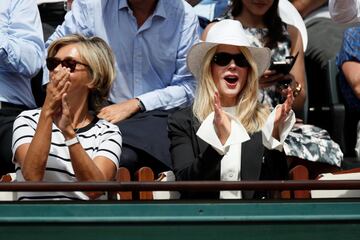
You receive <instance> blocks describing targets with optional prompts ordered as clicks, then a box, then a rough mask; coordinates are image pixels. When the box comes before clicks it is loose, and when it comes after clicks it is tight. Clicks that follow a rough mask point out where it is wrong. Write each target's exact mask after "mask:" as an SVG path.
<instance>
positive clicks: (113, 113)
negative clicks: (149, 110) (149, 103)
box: [97, 98, 140, 123]
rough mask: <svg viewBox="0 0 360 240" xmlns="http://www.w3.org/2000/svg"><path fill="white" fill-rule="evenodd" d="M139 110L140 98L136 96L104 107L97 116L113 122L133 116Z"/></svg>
mask: <svg viewBox="0 0 360 240" xmlns="http://www.w3.org/2000/svg"><path fill="white" fill-rule="evenodd" d="M138 111H140V108H139V100H138V99H135V98H134V99H130V100H127V101H125V102H121V103H117V104H113V105H110V106H107V107H104V108H102V109H101V110H100V112H99V114H98V115H97V116H98V117H99V118H103V119H105V120H107V121H109V122H111V123H117V122H120V121H122V120H125V119H127V118H129V117H131V116H132V115H133V114H135V113H137V112H138Z"/></svg>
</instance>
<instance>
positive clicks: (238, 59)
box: [212, 52, 250, 67]
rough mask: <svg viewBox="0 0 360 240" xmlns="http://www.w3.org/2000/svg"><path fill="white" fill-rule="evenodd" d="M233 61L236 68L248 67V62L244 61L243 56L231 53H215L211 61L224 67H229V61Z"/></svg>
mask: <svg viewBox="0 0 360 240" xmlns="http://www.w3.org/2000/svg"><path fill="white" fill-rule="evenodd" d="M232 59H234V61H235V64H236V66H238V67H250V64H249V62H248V61H247V60H246V58H245V56H244V54H242V53H239V54H231V53H225V52H219V53H216V54H215V55H214V57H213V59H212V62H213V63H215V64H217V65H219V66H222V67H225V66H227V65H229V63H230V62H231V60H232Z"/></svg>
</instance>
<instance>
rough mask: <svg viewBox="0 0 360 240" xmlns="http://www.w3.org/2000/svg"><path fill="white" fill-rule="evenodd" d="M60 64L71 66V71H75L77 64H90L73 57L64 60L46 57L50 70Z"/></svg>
mask: <svg viewBox="0 0 360 240" xmlns="http://www.w3.org/2000/svg"><path fill="white" fill-rule="evenodd" d="M59 64H61V66H63V67H66V68H69V69H70V72H71V73H72V72H74V71H75V68H76V64H81V65H84V66H86V67H88V66H89V65H87V64H85V63H82V62H79V61H76V60H74V59H72V58H65V59H64V60H60V59H59V58H56V57H49V58H47V59H46V67H47V68H48V69H49V71H53V70H54V69H55V68H56V67H57V66H59Z"/></svg>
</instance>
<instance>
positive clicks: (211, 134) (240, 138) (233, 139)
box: [196, 112, 250, 155]
mask: <svg viewBox="0 0 360 240" xmlns="http://www.w3.org/2000/svg"><path fill="white" fill-rule="evenodd" d="M227 114H228V113H227ZM228 116H229V117H230V119H231V133H230V136H229V138H228V139H227V140H226V142H225V144H224V145H222V144H221V142H220V139H219V137H218V136H217V134H216V131H215V127H214V124H213V122H214V112H212V113H210V114H209V116H207V118H206V119H205V120H204V121H203V122H202V124H201V126H200V128H199V130H198V131H197V132H196V135H197V136H198V137H199V138H201V139H202V140H203V141H205V142H206V143H208V144H209V145H211V146H212V147H213V148H214V149H215V150H216V151H217V152H218V153H219V154H221V155H225V154H226V152H227V151H228V150H229V147H230V146H231V145H233V144H240V143H242V142H245V141H247V140H249V139H250V137H249V135H248V134H247V132H246V130H245V128H244V127H243V126H242V124H241V123H240V122H239V121H237V120H236V119H235V117H233V116H232V115H230V114H228Z"/></svg>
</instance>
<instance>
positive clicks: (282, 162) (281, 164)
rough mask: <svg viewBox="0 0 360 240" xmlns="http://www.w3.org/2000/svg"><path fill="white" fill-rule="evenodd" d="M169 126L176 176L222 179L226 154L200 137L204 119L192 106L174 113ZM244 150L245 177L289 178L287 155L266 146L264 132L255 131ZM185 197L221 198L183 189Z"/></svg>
mask: <svg viewBox="0 0 360 240" xmlns="http://www.w3.org/2000/svg"><path fill="white" fill-rule="evenodd" d="M168 127H169V137H170V141H171V147H170V152H171V157H172V161H173V167H174V172H175V176H176V179H177V180H179V181H190V180H219V179H220V161H221V159H222V157H223V156H222V155H220V154H218V153H217V152H216V151H215V150H214V148H213V147H211V146H210V145H209V144H207V143H206V142H204V141H203V140H201V139H200V138H199V137H197V136H196V132H197V130H198V129H199V127H200V122H199V121H198V120H197V119H196V118H195V117H194V115H193V113H192V108H191V107H188V108H185V109H182V110H180V111H178V112H176V113H174V114H172V115H171V116H170V117H169V125H168ZM241 149H242V150H241V156H242V158H241V179H242V180H281V179H287V175H288V169H287V163H286V159H285V155H284V154H283V153H282V152H279V151H276V150H268V149H265V148H264V146H263V144H262V134H261V132H257V133H255V134H252V135H251V136H250V140H249V141H247V142H244V143H243V145H242V148H241ZM242 197H243V198H244V199H252V198H262V197H269V195H268V193H267V192H255V193H254V191H242ZM181 198H191V199H194V198H200V199H204V198H205V199H218V198H219V192H203V191H200V192H181Z"/></svg>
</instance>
